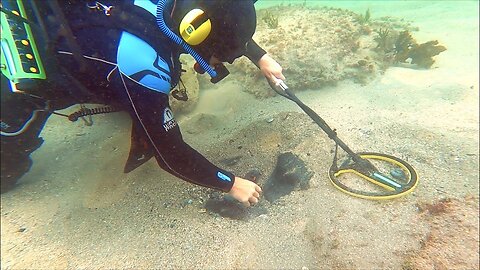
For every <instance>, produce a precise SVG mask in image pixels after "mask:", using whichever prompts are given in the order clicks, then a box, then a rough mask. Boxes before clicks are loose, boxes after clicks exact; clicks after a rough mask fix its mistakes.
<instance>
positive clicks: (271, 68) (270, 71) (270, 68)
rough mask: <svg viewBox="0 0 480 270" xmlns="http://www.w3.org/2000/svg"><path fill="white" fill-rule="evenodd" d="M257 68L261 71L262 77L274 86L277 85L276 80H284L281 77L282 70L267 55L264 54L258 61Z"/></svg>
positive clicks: (283, 77)
mask: <svg viewBox="0 0 480 270" xmlns="http://www.w3.org/2000/svg"><path fill="white" fill-rule="evenodd" d="M258 67H259V68H260V70H261V71H262V73H263V75H264V76H265V77H266V78H267V80H269V81H270V82H271V83H273V84H274V85H276V84H277V80H278V79H280V80H282V81H284V80H285V76H283V73H282V71H283V69H282V66H280V64H279V63H277V61H275V60H274V59H273V58H272V57H270V56H269V55H268V54H264V55H263V56H262V57H261V58H260V60H258Z"/></svg>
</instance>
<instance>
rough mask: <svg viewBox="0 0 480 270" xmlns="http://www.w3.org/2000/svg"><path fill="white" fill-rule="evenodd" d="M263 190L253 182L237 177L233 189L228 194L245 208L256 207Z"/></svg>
mask: <svg viewBox="0 0 480 270" xmlns="http://www.w3.org/2000/svg"><path fill="white" fill-rule="evenodd" d="M261 193H262V189H261V188H260V187H259V186H258V185H257V184H255V183H254V182H252V181H249V180H246V179H243V178H240V177H235V182H234V183H233V186H232V189H230V191H229V192H228V194H229V195H230V196H232V197H233V198H235V199H236V200H237V201H239V202H241V203H242V204H243V205H245V206H250V205H254V204H256V203H257V202H258V199H259V198H260V194H261Z"/></svg>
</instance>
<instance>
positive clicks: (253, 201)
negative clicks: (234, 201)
mask: <svg viewBox="0 0 480 270" xmlns="http://www.w3.org/2000/svg"><path fill="white" fill-rule="evenodd" d="M248 201H249V202H250V203H251V204H252V205H253V204H256V203H258V199H257V198H256V197H253V196H252V197H250V199H248Z"/></svg>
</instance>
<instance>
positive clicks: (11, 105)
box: [0, 75, 50, 193]
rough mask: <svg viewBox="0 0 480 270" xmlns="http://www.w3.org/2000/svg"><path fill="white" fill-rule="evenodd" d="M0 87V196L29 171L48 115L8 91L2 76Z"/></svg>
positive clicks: (39, 106) (36, 103) (37, 105)
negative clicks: (32, 156)
mask: <svg viewBox="0 0 480 270" xmlns="http://www.w3.org/2000/svg"><path fill="white" fill-rule="evenodd" d="M1 82H2V85H1V148H0V154H1V156H0V160H1V178H0V182H1V192H2V193H3V192H5V191H7V190H9V189H11V188H13V186H14V185H15V183H16V182H17V180H18V179H19V178H20V177H22V176H23V175H24V174H25V173H26V172H28V171H29V169H30V167H31V165H32V160H31V159H30V154H31V153H32V152H33V151H35V150H36V149H38V148H39V147H40V145H41V144H42V143H43V139H42V138H41V137H39V134H40V132H41V130H42V128H43V126H44V125H45V122H46V121H47V119H48V117H49V116H50V112H48V111H44V110H43V107H42V104H41V103H42V101H41V100H39V101H36V100H34V99H33V98H31V97H28V96H26V95H23V94H18V93H13V92H11V91H10V85H9V81H8V79H7V78H6V77H4V76H3V75H2V80H1Z"/></svg>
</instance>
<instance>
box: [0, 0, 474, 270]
mask: <svg viewBox="0 0 480 270" xmlns="http://www.w3.org/2000/svg"><path fill="white" fill-rule="evenodd" d="M316 3H317V4H318V3H319V2H316ZM258 4H259V5H260V7H261V5H264V6H265V5H271V4H274V3H273V2H269V1H263V3H262V1H259V3H258ZM309 4H311V2H309ZM322 4H325V5H335V6H340V7H343V8H352V9H353V10H354V11H356V12H364V11H365V10H366V8H370V9H371V11H372V14H373V15H374V16H386V15H389V16H396V17H402V18H405V19H406V20H410V21H412V22H413V24H414V25H416V26H418V27H419V31H418V32H416V33H415V36H416V39H417V40H418V41H423V42H425V41H428V40H432V39H438V40H439V41H440V43H441V44H443V45H445V46H446V47H447V51H445V52H443V53H441V54H440V55H439V56H437V57H436V63H435V65H434V66H433V68H432V69H429V70H420V69H412V68H409V67H404V66H402V67H391V68H389V69H388V70H387V71H386V73H385V74H384V75H383V76H380V77H378V78H376V79H375V80H374V81H372V82H371V83H369V84H367V85H365V86H360V85H358V84H354V83H352V82H348V81H345V82H341V83H339V84H338V85H337V86H334V87H328V88H322V89H311V90H308V91H303V92H300V93H298V96H299V98H300V99H302V100H304V101H305V102H306V103H307V104H308V105H309V106H311V107H312V108H313V109H314V110H316V111H317V112H318V113H319V114H320V115H321V116H323V117H324V118H325V120H326V121H327V122H328V123H329V124H330V126H332V127H334V128H336V129H337V132H338V134H339V136H340V137H341V138H342V139H343V140H344V141H346V142H347V144H348V145H349V146H350V147H351V148H353V149H354V150H358V151H365V150H367V151H377V152H383V153H388V154H392V155H396V156H398V157H400V158H403V159H405V160H408V162H409V163H410V164H411V165H413V166H414V167H415V168H416V170H417V171H418V173H419V175H420V183H419V185H418V187H417V188H416V190H415V191H414V192H413V193H412V194H410V195H407V196H405V197H402V198H398V199H394V200H388V201H369V200H363V199H358V198H354V197H351V196H348V195H346V194H344V193H342V192H340V191H338V190H337V189H335V188H334V187H333V186H332V185H331V184H330V182H329V180H328V176H327V169H328V168H329V166H330V164H331V158H332V155H331V153H330V150H331V149H332V147H333V144H332V142H331V141H330V140H329V139H328V138H327V137H326V136H325V134H324V133H322V131H321V130H320V129H319V128H318V127H316V126H315V125H313V124H312V122H311V121H309V119H308V118H307V117H306V116H304V115H303V114H301V113H300V110H299V108H298V107H297V106H296V105H295V104H293V103H292V102H290V101H288V100H286V99H284V98H282V97H275V98H270V99H263V100H257V99H255V98H254V97H252V96H250V95H249V94H247V93H245V92H243V91H242V90H241V85H238V84H236V83H235V82H234V81H232V80H228V79H227V80H225V82H222V83H219V84H218V85H215V86H213V87H212V88H211V89H207V90H202V96H201V98H200V102H199V105H198V108H197V109H196V110H195V111H194V112H192V113H190V114H188V115H182V116H178V117H177V118H178V120H179V123H180V126H181V128H182V130H183V133H184V137H185V140H186V141H188V142H189V143H190V144H191V145H192V146H193V147H195V148H196V149H198V150H199V151H200V152H202V153H204V154H205V156H207V157H209V158H210V159H211V160H212V161H213V162H215V163H217V164H219V165H220V162H221V160H223V159H225V158H228V157H234V156H241V157H242V158H241V159H240V161H239V162H238V163H237V164H235V165H234V166H233V167H232V168H229V169H232V170H233V171H235V172H236V173H238V174H239V175H242V174H245V173H246V172H247V171H249V170H250V169H252V168H258V169H259V170H260V171H261V172H262V173H263V176H262V177H264V179H265V178H268V176H269V174H270V173H271V171H272V168H273V166H274V164H275V161H276V157H277V155H278V154H279V153H280V152H285V151H292V152H293V153H295V154H297V155H299V157H300V158H301V159H302V160H304V161H305V163H306V164H307V166H308V168H309V169H310V170H311V171H313V172H315V174H314V176H313V178H312V180H311V187H310V188H309V189H308V190H302V191H295V192H293V193H292V194H290V195H288V196H285V197H284V198H282V199H281V200H279V201H277V202H276V203H274V204H270V203H268V202H265V201H262V202H261V203H260V206H261V207H264V208H265V209H267V213H266V214H263V215H260V216H258V217H254V218H251V219H249V220H242V221H238V220H232V219H228V218H223V217H219V216H217V215H211V214H209V213H205V212H204V211H203V203H202V198H201V197H202V196H204V195H203V194H205V192H204V191H205V190H204V189H202V188H197V187H195V186H193V185H191V184H189V183H186V182H183V181H181V180H179V179H176V178H175V177H172V176H170V175H168V174H167V173H165V172H163V171H162V170H161V169H160V168H159V167H158V166H157V165H156V162H155V161H154V160H151V161H149V162H148V163H147V164H145V165H143V166H142V167H140V168H139V169H137V170H135V171H134V172H132V173H130V174H123V173H122V171H123V166H124V162H125V161H126V157H127V154H128V150H129V140H130V124H131V123H130V120H129V119H128V116H127V115H126V114H123V113H114V114H109V115H101V116H95V117H94V121H95V123H94V125H93V126H92V127H87V126H85V125H84V124H83V123H82V122H81V121H78V122H76V123H73V124H71V123H69V122H68V121H66V120H65V119H63V118H61V117H56V116H53V117H51V118H50V120H49V121H48V123H47V126H46V127H45V129H44V131H43V132H42V137H43V138H44V139H45V143H44V145H43V146H42V147H41V148H40V149H39V150H38V151H36V152H35V153H34V154H33V155H32V157H33V160H34V166H33V167H32V169H31V171H30V172H29V173H28V174H27V175H25V176H24V177H23V178H22V179H21V180H20V181H19V184H18V186H17V187H16V188H15V189H14V190H13V191H11V192H8V193H5V194H2V196H1V268H2V269H27V268H28V269H58V268H62V269H63V268H75V269H105V268H108V269H125V268H130V269H146V268H158V269H165V268H174V269H232V268H235V269H238V268H240V269H246V268H252V269H278V268H288V269H300V268H301V269H306V268H308V269H317V268H324V269H386V268H388V269H402V268H403V269H415V268H417V269H454V268H455V269H478V267H479V263H478V259H479V257H478V256H479V249H478V232H479V227H478V209H479V207H478V193H479V182H478V181H479V174H478V169H479V156H478V155H479V44H478V38H479V36H478V33H479V25H478V18H479V14H478V8H479V6H478V2H477V1H469V2H467V1H437V2H430V1H358V2H356V3H355V4H353V3H352V2H346V1H337V2H328V1H325V2H322ZM292 19H294V18H292ZM272 53H273V52H272ZM287 82H288V78H287ZM265 87H268V85H267V84H266V83H265ZM270 118H273V122H271V123H268V122H267V121H266V120H267V119H270ZM189 200H191V201H189ZM431 204H432V205H433V206H431ZM260 206H258V207H260ZM425 209H427V210H425Z"/></svg>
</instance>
